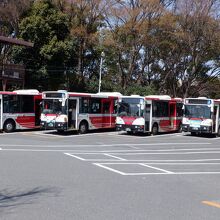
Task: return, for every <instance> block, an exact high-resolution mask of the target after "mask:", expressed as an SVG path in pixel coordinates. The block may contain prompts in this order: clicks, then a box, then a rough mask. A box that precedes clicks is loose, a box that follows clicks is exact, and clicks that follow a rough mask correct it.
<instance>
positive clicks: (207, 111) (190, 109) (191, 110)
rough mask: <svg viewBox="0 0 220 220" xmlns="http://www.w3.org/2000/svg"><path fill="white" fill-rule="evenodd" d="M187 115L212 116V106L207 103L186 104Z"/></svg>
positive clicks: (207, 117)
mask: <svg viewBox="0 0 220 220" xmlns="http://www.w3.org/2000/svg"><path fill="white" fill-rule="evenodd" d="M184 115H185V117H189V118H206V119H209V118H211V108H210V107H208V106H207V105H185V110H184Z"/></svg>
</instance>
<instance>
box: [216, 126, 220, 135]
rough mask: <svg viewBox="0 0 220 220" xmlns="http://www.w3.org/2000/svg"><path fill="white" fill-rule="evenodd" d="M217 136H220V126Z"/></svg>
mask: <svg viewBox="0 0 220 220" xmlns="http://www.w3.org/2000/svg"><path fill="white" fill-rule="evenodd" d="M216 136H217V137H220V127H219V128H218V132H217V135H216Z"/></svg>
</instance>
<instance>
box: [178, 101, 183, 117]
mask: <svg viewBox="0 0 220 220" xmlns="http://www.w3.org/2000/svg"><path fill="white" fill-rule="evenodd" d="M176 116H177V117H181V116H183V104H182V103H177V104H176Z"/></svg>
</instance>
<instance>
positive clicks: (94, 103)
mask: <svg viewBox="0 0 220 220" xmlns="http://www.w3.org/2000/svg"><path fill="white" fill-rule="evenodd" d="M90 112H91V113H101V100H100V99H97V98H91V110H90Z"/></svg>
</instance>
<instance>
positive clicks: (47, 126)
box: [40, 121, 55, 130]
mask: <svg viewBox="0 0 220 220" xmlns="http://www.w3.org/2000/svg"><path fill="white" fill-rule="evenodd" d="M40 127H41V129H45V130H47V129H54V128H55V124H54V122H46V121H41V122H40Z"/></svg>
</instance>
